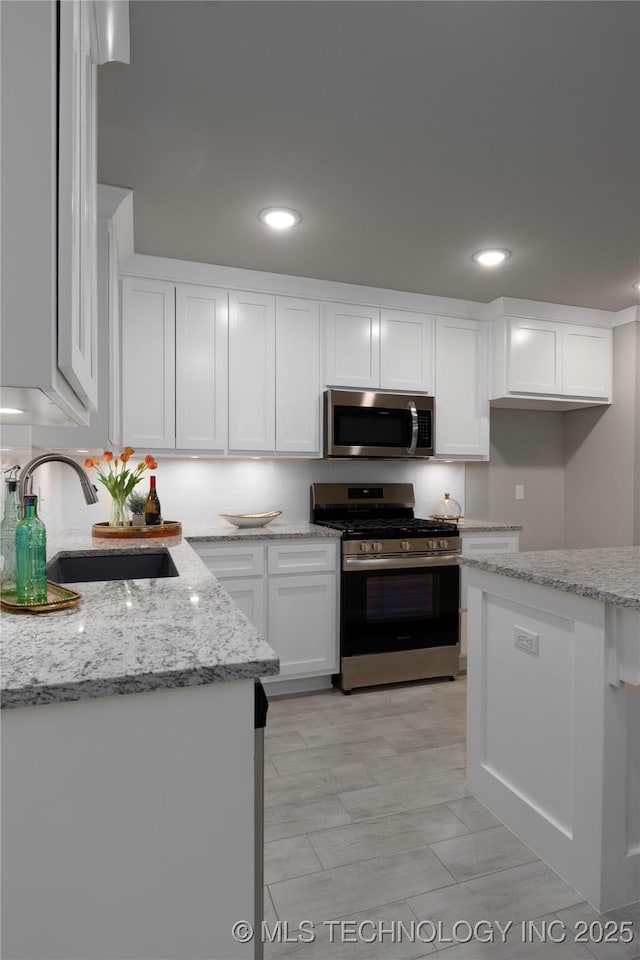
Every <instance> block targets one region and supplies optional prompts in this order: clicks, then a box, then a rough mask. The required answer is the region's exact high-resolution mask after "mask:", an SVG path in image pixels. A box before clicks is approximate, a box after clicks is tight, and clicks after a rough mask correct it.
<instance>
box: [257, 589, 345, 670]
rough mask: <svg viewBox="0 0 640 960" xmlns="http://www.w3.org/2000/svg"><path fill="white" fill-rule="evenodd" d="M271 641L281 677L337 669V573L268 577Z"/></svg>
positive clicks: (269, 632) (269, 634)
mask: <svg viewBox="0 0 640 960" xmlns="http://www.w3.org/2000/svg"><path fill="white" fill-rule="evenodd" d="M268 582H269V603H268V606H269V611H268V634H267V635H268V639H269V643H270V645H271V646H272V647H273V649H274V650H275V651H276V653H277V654H278V656H279V657H280V675H281V676H283V677H287V676H297V675H300V676H312V675H314V674H323V673H335V672H336V671H337V669H338V618H337V610H336V597H337V586H336V585H337V577H336V574H335V573H325V574H317V575H314V576H297V577H295V576H294V577H270V578H269V581H268Z"/></svg>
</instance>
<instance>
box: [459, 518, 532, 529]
mask: <svg viewBox="0 0 640 960" xmlns="http://www.w3.org/2000/svg"><path fill="white" fill-rule="evenodd" d="M458 530H459V531H460V533H498V532H500V531H502V532H504V533H507V532H511V533H519V532H520V531H521V530H522V527H521V526H518V524H517V523H501V522H500V521H499V520H468V519H466V518H465V519H463V520H459V521H458Z"/></svg>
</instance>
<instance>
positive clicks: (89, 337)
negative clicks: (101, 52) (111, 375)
mask: <svg viewBox="0 0 640 960" xmlns="http://www.w3.org/2000/svg"><path fill="white" fill-rule="evenodd" d="M93 10H94V8H93V4H90V3H83V2H81V0H66V2H65V3H62V4H60V74H59V82H60V96H59V136H58V367H59V368H60V370H61V371H62V373H63V374H64V376H65V378H66V380H67V381H68V382H69V383H70V384H71V386H72V387H73V389H74V391H75V392H76V393H77V395H78V396H79V397H80V398H81V400H82V401H83V402H84V403H85V405H86V406H87V408H88V409H90V410H95V409H96V408H97V401H98V370H97V365H98V358H97V338H98V319H97V292H96V287H97V253H96V248H97V235H96V183H97V166H96V129H97V127H96V70H97V67H96V59H97V52H96V43H97V35H96V25H95V19H94V12H93Z"/></svg>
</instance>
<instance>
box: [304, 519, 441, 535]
mask: <svg viewBox="0 0 640 960" xmlns="http://www.w3.org/2000/svg"><path fill="white" fill-rule="evenodd" d="M314 522H315V523H318V524H320V525H322V526H325V527H332V528H333V529H334V530H340V531H341V533H342V535H343V537H344V539H346V540H357V539H358V538H360V537H369V538H370V537H378V538H385V539H400V538H401V537H407V536H409V537H430V536H433V535H434V534H442V535H444V536H447V537H457V536H459V532H458V528H457V526H456V524H455V523H446V522H445V521H442V520H421V519H419V518H417V517H406V518H395V519H394V518H382V517H371V518H367V519H346V520H338V519H332V520H314Z"/></svg>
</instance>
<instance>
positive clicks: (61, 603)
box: [0, 580, 82, 613]
mask: <svg viewBox="0 0 640 960" xmlns="http://www.w3.org/2000/svg"><path fill="white" fill-rule="evenodd" d="M81 600H82V594H81V593H76V592H75V590H68V589H67V588H66V587H62V586H60V584H59V583H52V582H51V580H47V602H46V603H18V601H17V598H16V593H15V590H13V591H7V592H6V593H3V594H2V595H1V596H0V607H2V609H3V610H7V611H8V612H9V613H49V612H50V611H52V610H65V609H66V608H67V607H75V606H76V605H77V604H78V603H80V601H81Z"/></svg>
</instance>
